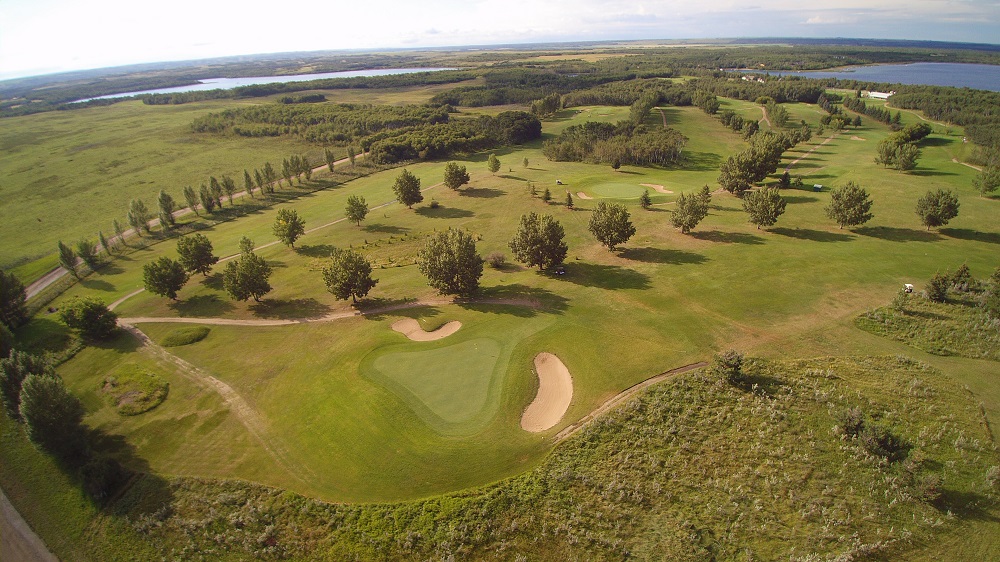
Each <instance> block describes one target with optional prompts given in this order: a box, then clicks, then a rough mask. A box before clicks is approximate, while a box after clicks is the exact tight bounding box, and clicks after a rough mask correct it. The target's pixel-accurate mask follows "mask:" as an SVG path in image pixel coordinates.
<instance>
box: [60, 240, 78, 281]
mask: <svg viewBox="0 0 1000 562" xmlns="http://www.w3.org/2000/svg"><path fill="white" fill-rule="evenodd" d="M59 265H61V266H62V267H63V269H65V270H66V271H68V272H69V273H70V275H72V276H73V277H76V278H77V279H79V278H80V272H79V271H77V264H76V252H74V251H73V248H70V247H69V246H67V245H66V244H63V243H62V240H60V241H59Z"/></svg>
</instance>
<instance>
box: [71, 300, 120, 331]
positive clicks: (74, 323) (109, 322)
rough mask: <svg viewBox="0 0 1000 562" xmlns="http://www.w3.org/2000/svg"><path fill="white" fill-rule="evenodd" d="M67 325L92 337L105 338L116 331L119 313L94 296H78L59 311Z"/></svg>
mask: <svg viewBox="0 0 1000 562" xmlns="http://www.w3.org/2000/svg"><path fill="white" fill-rule="evenodd" d="M59 315H60V317H61V318H62V321H63V322H65V323H66V325H67V326H69V327H70V328H73V329H74V330H78V331H79V332H80V333H81V334H82V335H84V336H85V337H88V338H91V339H96V340H100V339H105V338H107V337H109V336H111V334H113V333H114V332H115V330H116V329H117V327H118V325H117V322H118V315H117V314H115V313H114V312H112V311H111V310H109V309H108V306H107V305H106V304H104V303H103V302H102V301H100V300H99V299H96V298H94V297H76V298H74V299H72V300H70V301H69V302H68V303H66V304H64V305H63V307H62V310H60V311H59Z"/></svg>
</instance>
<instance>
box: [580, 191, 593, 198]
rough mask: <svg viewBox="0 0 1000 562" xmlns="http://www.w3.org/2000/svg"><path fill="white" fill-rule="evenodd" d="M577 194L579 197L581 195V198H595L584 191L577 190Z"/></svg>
mask: <svg viewBox="0 0 1000 562" xmlns="http://www.w3.org/2000/svg"><path fill="white" fill-rule="evenodd" d="M576 196H577V197H579V198H580V199H584V200H590V199H593V197H591V196H589V195H587V194H586V193H584V192H582V191H577V192H576Z"/></svg>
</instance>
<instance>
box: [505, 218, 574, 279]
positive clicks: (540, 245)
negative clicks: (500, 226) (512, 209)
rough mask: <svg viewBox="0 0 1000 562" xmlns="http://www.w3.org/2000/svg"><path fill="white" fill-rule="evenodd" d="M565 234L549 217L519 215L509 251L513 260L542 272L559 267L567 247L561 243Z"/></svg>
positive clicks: (555, 221)
mask: <svg viewBox="0 0 1000 562" xmlns="http://www.w3.org/2000/svg"><path fill="white" fill-rule="evenodd" d="M564 237H565V232H564V230H563V227H562V225H561V224H559V221H557V220H555V219H554V218H552V216H551V215H541V216H539V215H538V214H536V213H528V214H527V215H521V223H520V225H519V226H518V228H517V233H516V234H515V235H514V238H513V239H511V241H510V243H509V244H508V245H509V246H510V251H511V253H513V255H514V259H516V260H517V261H519V262H521V263H523V264H525V265H527V266H528V267H534V266H538V269H540V270H544V269H548V268H551V267H555V266H558V265H561V264H562V263H563V262H564V261H565V260H566V253H567V252H568V251H569V247H568V246H567V245H566V243H565V242H564V241H563V238H564Z"/></svg>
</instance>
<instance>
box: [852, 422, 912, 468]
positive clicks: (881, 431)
mask: <svg viewBox="0 0 1000 562" xmlns="http://www.w3.org/2000/svg"><path fill="white" fill-rule="evenodd" d="M859 437H860V438H861V445H862V446H863V447H864V448H865V450H867V451H868V452H869V453H871V454H873V455H876V456H879V457H882V458H883V459H885V460H887V461H889V462H896V461H901V460H903V459H905V458H906V456H907V455H908V454H910V448H911V446H910V444H909V443H907V442H906V441H905V440H904V439H903V438H902V437H899V436H898V435H896V434H894V433H893V432H891V431H889V429H888V428H885V427H882V426H880V425H875V424H865V426H864V428H863V429H862V430H861V433H860V434H859Z"/></svg>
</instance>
